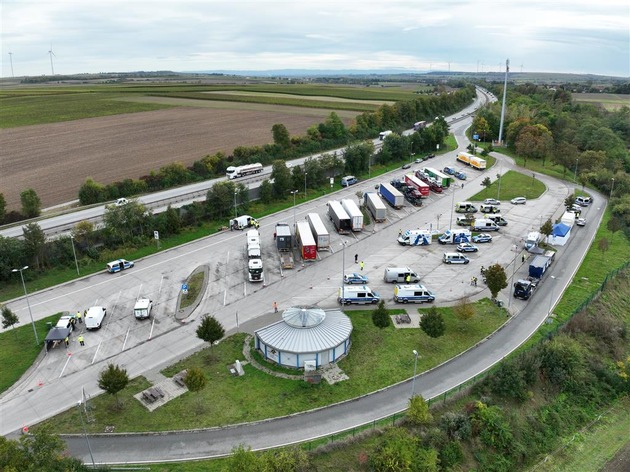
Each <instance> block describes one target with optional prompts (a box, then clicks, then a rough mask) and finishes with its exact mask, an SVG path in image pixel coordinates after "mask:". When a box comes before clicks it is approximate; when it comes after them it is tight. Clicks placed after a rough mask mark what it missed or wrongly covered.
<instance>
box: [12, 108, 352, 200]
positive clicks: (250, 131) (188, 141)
mask: <svg viewBox="0 0 630 472" xmlns="http://www.w3.org/2000/svg"><path fill="white" fill-rule="evenodd" d="M130 98H131V99H135V98H138V99H140V98H141V97H130ZM145 98H149V97H145ZM151 101H154V103H156V104H158V103H159V104H161V105H165V104H166V102H169V103H168V104H174V105H175V104H176V105H181V104H182V103H178V101H179V99H166V98H162V97H155V98H154V100H151ZM197 103H199V101H197ZM217 105H220V108H219V107H217ZM237 105H239V106H236V107H231V106H230V105H229V104H226V103H225V102H223V103H221V104H216V102H215V106H214V107H209V106H195V107H191V106H185V107H184V106H177V107H175V108H170V109H163V110H157V111H149V112H139V113H127V114H122V115H113V116H105V117H96V118H86V119H81V120H74V121H66V122H62V123H52V124H44V125H35V126H25V127H18V128H10V129H2V130H0V149H2V154H3V158H2V160H3V171H2V173H1V174H0V188H1V189H2V192H3V193H4V196H5V198H6V201H7V207H8V209H9V210H11V209H18V208H19V204H20V203H19V202H20V198H19V195H20V192H21V191H23V190H25V189H26V188H29V187H30V188H33V189H34V190H35V191H36V192H37V194H38V195H39V197H40V198H41V200H42V206H43V207H44V208H45V207H48V206H51V205H55V204H59V203H63V202H66V201H70V200H74V199H76V198H77V194H78V190H79V187H80V186H81V184H82V183H83V181H84V180H85V179H86V178H87V177H92V178H94V179H95V180H97V181H98V182H101V183H104V184H107V183H111V182H113V181H116V180H122V179H124V178H138V177H140V176H142V175H146V174H148V173H149V172H150V171H151V170H158V169H159V168H160V167H161V166H163V165H166V164H169V163H172V162H181V163H183V164H185V165H190V164H192V163H193V162H194V161H195V160H198V159H200V158H202V157H203V156H205V155H207V154H214V153H216V152H219V151H223V152H226V153H231V152H232V150H233V149H234V148H235V147H237V146H253V145H263V144H266V143H270V142H272V136H271V127H272V126H273V125H274V124H276V123H283V124H284V125H285V126H286V127H287V129H288V130H289V132H290V133H291V134H303V133H304V132H305V131H306V129H307V128H308V127H309V126H311V125H313V124H317V123H320V122H322V121H323V120H324V119H325V118H326V117H327V116H328V115H329V114H330V112H331V110H317V109H313V108H308V109H302V108H298V107H280V106H272V105H260V104H237ZM349 115H350V113H342V114H340V116H341V117H342V119H343V120H344V122H346V123H349V122H350V121H351V119H350V117H349ZM352 115H354V114H352Z"/></svg>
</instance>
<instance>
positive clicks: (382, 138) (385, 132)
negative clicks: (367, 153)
mask: <svg viewBox="0 0 630 472" xmlns="http://www.w3.org/2000/svg"><path fill="white" fill-rule="evenodd" d="M392 133H393V131H391V130H387V131H381V132H380V133H378V139H380V140H381V141H383V140H384V139H385V138H386V137H387V136H389V135H390V134H392Z"/></svg>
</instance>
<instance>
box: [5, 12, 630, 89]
mask: <svg viewBox="0 0 630 472" xmlns="http://www.w3.org/2000/svg"><path fill="white" fill-rule="evenodd" d="M0 15H1V36H0V38H1V42H2V54H1V59H0V60H1V68H0V70H1V73H2V77H11V76H12V75H14V76H16V77H18V76H24V75H30V76H37V75H50V74H51V73H52V71H53V69H54V73H55V74H75V73H97V72H132V71H139V70H144V71H155V70H172V71H232V70H253V71H267V70H278V69H311V70H391V69H396V70H401V69H402V70H406V71H409V72H427V71H436V70H441V71H448V70H450V71H453V72H454V71H466V72H499V71H504V70H505V62H506V59H509V60H510V70H511V71H512V72H521V71H523V72H563V73H579V74H583V73H589V74H599V75H613V76H620V77H630V3H629V2H628V0H588V1H584V0H571V1H566V0H558V1H554V0H547V1H538V0H526V1H524V0H502V1H484V0H469V1H460V0H407V1H389V0H381V1H373V0H335V1H329V0H316V1H313V0H279V1H264V0H258V1H244V0H167V1H165V0H152V1H146V0H124V1H119V0H46V1H44V0H1V4H0ZM51 50H52V52H53V53H54V55H53V56H52V67H51V54H50V53H49V51H51ZM11 67H13V70H12V68H11Z"/></svg>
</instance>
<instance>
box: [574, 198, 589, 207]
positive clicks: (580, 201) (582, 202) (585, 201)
mask: <svg viewBox="0 0 630 472" xmlns="http://www.w3.org/2000/svg"><path fill="white" fill-rule="evenodd" d="M591 202H592V199H591V197H584V196H580V197H577V198H576V199H575V203H577V204H578V205H580V206H583V207H586V206H589V205H590V204H591Z"/></svg>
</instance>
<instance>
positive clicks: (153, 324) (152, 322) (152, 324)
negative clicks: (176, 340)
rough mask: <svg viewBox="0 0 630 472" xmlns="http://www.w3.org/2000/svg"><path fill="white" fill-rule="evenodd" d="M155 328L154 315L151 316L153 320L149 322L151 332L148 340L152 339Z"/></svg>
mask: <svg viewBox="0 0 630 472" xmlns="http://www.w3.org/2000/svg"><path fill="white" fill-rule="evenodd" d="M154 326H155V315H154V316H153V320H152V321H151V330H150V331H149V339H151V338H153V327H154Z"/></svg>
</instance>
